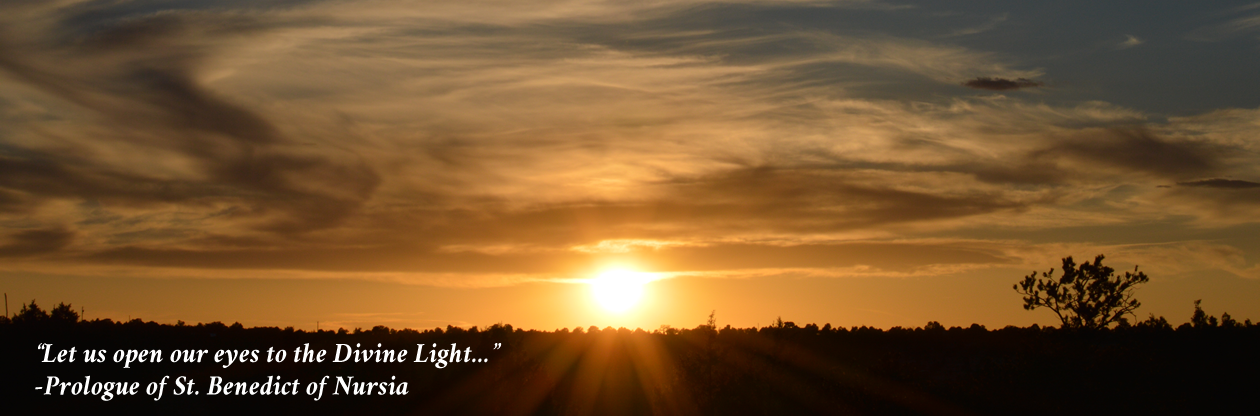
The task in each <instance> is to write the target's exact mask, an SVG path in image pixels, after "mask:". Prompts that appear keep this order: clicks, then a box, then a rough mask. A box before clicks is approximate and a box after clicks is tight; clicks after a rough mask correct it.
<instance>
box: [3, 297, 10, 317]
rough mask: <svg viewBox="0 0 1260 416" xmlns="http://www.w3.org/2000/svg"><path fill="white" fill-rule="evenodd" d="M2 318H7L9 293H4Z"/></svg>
mask: <svg viewBox="0 0 1260 416" xmlns="http://www.w3.org/2000/svg"><path fill="white" fill-rule="evenodd" d="M4 317H5V318H8V317H9V292H4Z"/></svg>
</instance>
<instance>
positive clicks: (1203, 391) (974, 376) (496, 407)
mask: <svg viewBox="0 0 1260 416" xmlns="http://www.w3.org/2000/svg"><path fill="white" fill-rule="evenodd" d="M1196 306H1197V305H1196ZM58 311H60V312H58ZM70 312H74V311H73V308H72V307H70V306H69V305H64V306H62V305H58V306H57V307H54V308H53V309H52V310H50V311H43V310H40V309H38V307H37V306H35V305H33V303H32V304H30V305H26V307H25V308H24V310H23V311H21V312H19V313H18V314H17V315H15V317H13V318H12V319H10V320H6V321H5V323H4V324H3V325H0V338H2V339H4V340H5V342H4V343H3V348H5V351H4V354H5V357H7V358H6V360H7V361H8V362H9V365H8V366H7V368H6V370H7V371H6V373H7V375H6V377H4V383H6V384H5V386H4V388H5V389H6V390H5V391H6V392H12V393H11V394H6V396H5V397H6V404H7V405H8V406H7V408H15V407H21V406H29V407H31V408H32V410H42V411H45V412H48V411H51V413H53V414H66V413H69V412H79V411H84V412H100V411H101V410H120V411H127V412H129V413H140V414H145V413H151V414H221V413H224V412H233V413H238V414H239V413H244V414H251V413H275V412H276V411H281V410H282V411H283V412H284V413H298V412H309V413H316V414H360V413H364V412H371V413H373V414H487V415H513V414H521V415H525V414H547V415H568V414H576V415H586V414H599V415H619V414H625V415H639V414H678V415H696V414H705V415H707V414H712V415H732V414H734V415H739V414H758V415H782V414H879V415H883V414H1003V415H1006V414H1015V413H1018V414H1047V415H1048V414H1138V413H1152V414H1167V413H1196V414H1199V413H1208V414H1211V413H1222V412H1225V411H1226V410H1228V411H1230V412H1232V413H1237V412H1238V409H1251V408H1252V406H1255V401H1254V399H1253V398H1252V397H1254V394H1253V393H1254V390H1255V388H1256V387H1257V382H1256V381H1255V378H1254V375H1255V374H1257V371H1258V370H1260V364H1258V360H1256V358H1255V354H1256V351H1257V347H1258V346H1260V342H1258V341H1260V329H1257V326H1260V325H1254V324H1252V323H1251V322H1250V321H1247V320H1244V321H1243V322H1237V321H1235V320H1234V319H1232V318H1230V317H1228V316H1226V315H1222V316H1220V317H1213V316H1210V315H1208V314H1206V313H1204V312H1203V311H1202V310H1201V309H1198V308H1197V307H1196V311H1195V313H1194V314H1192V316H1191V322H1189V323H1186V324H1182V325H1179V326H1177V327H1176V328H1174V327H1173V326H1172V325H1171V324H1169V323H1168V321H1167V320H1166V319H1163V318H1148V319H1146V320H1144V321H1141V322H1137V323H1134V324H1132V325H1127V324H1124V325H1120V326H1118V327H1115V328H1112V329H1106V330H1081V329H1066V330H1065V329H1060V328H1054V327H1039V326H1035V325H1034V326H1032V327H1025V328H1020V327H1005V328H1001V329H993V330H990V329H987V328H985V327H984V326H982V325H975V324H973V325H971V326H969V327H966V328H963V327H952V328H946V327H944V326H943V325H940V324H939V323H935V322H929V323H928V324H926V325H924V326H923V327H916V328H900V327H897V328H891V329H886V330H885V329H879V328H871V327H856V328H854V327H849V328H838V327H832V326H831V325H828V324H824V325H822V326H818V325H816V324H806V325H797V324H795V323H793V322H789V321H782V320H777V321H776V322H775V323H773V324H772V325H769V326H765V327H759V328H734V327H730V326H723V327H720V328H719V327H718V325H716V322H715V320H714V319H713V318H712V317H711V318H710V320H709V321H708V322H707V323H705V324H703V325H698V326H696V327H694V328H671V327H661V328H657V329H654V330H652V331H645V330H642V329H635V330H630V329H626V328H597V327H586V328H574V329H562V330H557V331H536V330H523V329H520V328H514V327H512V326H511V325H507V324H496V325H491V326H489V327H480V328H478V327H473V328H459V327H453V326H448V327H445V328H433V329H425V330H413V329H392V328H387V327H384V326H377V327H374V328H371V329H354V330H344V329H339V330H336V331H330V330H321V331H303V330H298V329H293V328H275V327H256V328H245V327H244V326H243V325H240V324H232V325H225V324H223V323H218V322H214V323H207V324H197V325H187V324H182V323H180V324H176V325H162V324H157V323H154V322H143V321H141V320H139V319H133V320H130V321H128V322H114V321H111V320H108V319H96V320H90V321H84V320H80V319H79V318H78V315H77V314H72V313H70ZM40 343H51V344H53V345H54V346H55V347H59V348H61V347H69V346H76V347H78V348H79V349H81V350H82V349H88V348H91V349H106V350H110V351H113V350H118V349H132V348H145V349H159V350H163V351H170V350H174V349H194V348H195V349H206V350H210V351H215V350H219V349H235V350H243V349H258V350H266V349H267V348H270V347H274V348H276V349H284V350H289V351H293V349H294V348H297V347H301V346H304V345H309V346H310V348H312V349H323V350H328V351H330V353H331V351H333V350H334V349H335V348H337V344H345V345H350V346H356V347H358V346H362V348H376V346H377V345H378V344H380V345H381V348H387V349H407V350H411V351H414V350H415V349H416V347H417V345H425V346H426V348H429V347H427V346H432V345H439V346H447V345H450V344H457V345H458V346H459V348H469V349H471V351H472V354H471V355H472V356H473V357H476V358H485V359H487V360H488V361H487V362H484V363H458V364H451V365H450V366H447V367H445V368H441V369H439V368H435V367H434V366H433V364H432V363H414V362H406V363H353V362H345V363H331V362H324V363H317V364H312V363H293V362H279V363H267V362H255V363H237V364H233V365H231V366H227V367H226V368H225V367H224V366H223V365H222V364H223V363H214V362H204V363H193V364H190V363H170V362H162V363H143V364H133V365H132V366H131V368H126V369H124V368H122V366H121V365H119V364H117V363H113V362H105V363H42V362H40V361H41V359H42V358H43V357H44V356H43V352H42V351H40V350H38V349H37V348H36V346H37V345H38V344H40ZM496 344H498V345H500V346H501V348H499V349H495V348H494V346H495V345H496ZM290 357H291V356H290ZM290 361H291V360H290ZM88 375H90V376H91V377H92V378H93V380H133V381H142V382H147V381H154V380H157V379H160V378H161V377H163V376H167V375H169V376H172V377H175V376H186V377H190V378H192V379H196V380H198V383H199V385H201V386H204V382H205V380H208V379H209V378H210V377H211V376H214V377H221V378H223V379H224V380H228V381H245V382H255V381H265V380H266V379H267V377H269V376H272V377H280V378H281V379H283V380H300V381H302V382H303V383H307V382H311V381H318V380H319V379H321V378H322V377H324V376H331V377H337V376H341V377H351V376H353V377H355V380H363V381H394V382H397V383H401V382H406V383H407V384H408V386H407V387H408V394H407V395H405V396H388V395H386V396H361V397H360V396H346V395H340V396H330V397H324V398H323V399H321V400H320V401H315V400H313V399H312V398H311V397H309V396H306V395H304V394H302V395H297V396H292V397H276V396H231V397H224V396H214V397H207V396H204V395H202V396H183V397H171V396H167V397H165V398H163V399H162V400H160V401H153V400H152V398H151V397H148V396H130V397H117V398H114V399H113V400H111V401H109V402H103V401H101V400H100V399H99V398H97V397H90V396H74V397H56V396H45V395H42V394H41V392H40V391H36V390H34V388H35V387H38V386H43V385H44V380H45V379H46V377H47V376H57V377H60V378H61V379H67V380H75V379H81V378H83V377H85V376H88Z"/></svg>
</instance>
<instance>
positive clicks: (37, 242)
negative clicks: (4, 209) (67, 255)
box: [0, 228, 75, 257]
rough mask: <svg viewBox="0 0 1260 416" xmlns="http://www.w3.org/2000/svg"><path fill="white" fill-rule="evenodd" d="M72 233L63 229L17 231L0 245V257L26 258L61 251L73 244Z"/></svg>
mask: <svg viewBox="0 0 1260 416" xmlns="http://www.w3.org/2000/svg"><path fill="white" fill-rule="evenodd" d="M74 235H75V233H74V232H73V231H69V230H66V229H64V228H50V229H40V230H25V231H19V232H16V233H13V234H10V235H9V236H8V239H7V240H8V242H6V243H4V244H2V245H0V257H27V256H34V255H39V254H45V253H50V252H54V251H58V250H61V249H62V248H65V247H66V246H68V245H70V243H72V242H74Z"/></svg>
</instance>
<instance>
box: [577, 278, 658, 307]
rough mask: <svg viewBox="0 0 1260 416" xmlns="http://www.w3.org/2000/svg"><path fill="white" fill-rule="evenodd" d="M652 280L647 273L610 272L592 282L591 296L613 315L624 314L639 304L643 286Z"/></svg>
mask: <svg viewBox="0 0 1260 416" xmlns="http://www.w3.org/2000/svg"><path fill="white" fill-rule="evenodd" d="M650 280H651V278H650V277H649V276H648V274H647V273H639V272H632V271H628V270H620V269H617V270H609V271H606V272H603V273H600V274H599V277H596V278H594V279H591V280H590V284H591V294H592V295H593V296H594V297H595V302H597V303H599V306H601V307H603V308H604V309H606V310H608V311H609V312H613V313H624V312H626V311H628V310H630V308H633V307H634V305H636V304H638V303H639V299H641V298H642V297H643V285H644V284H646V283H647V282H649V281H650Z"/></svg>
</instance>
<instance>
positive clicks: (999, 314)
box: [0, 0, 1260, 330]
mask: <svg viewBox="0 0 1260 416" xmlns="http://www.w3.org/2000/svg"><path fill="white" fill-rule="evenodd" d="M1258 73H1260V3H1253V2H1228V1H1219V2H1206V3H1204V2H1180V1H1178V2H1172V1H1156V2H1152V1H1116V2H1105V4H1101V3H1099V2H1092V1H1056V2H1040V3H1033V2H1018V3H1012V2H1004V1H1001V2H1000V1H966V2H913V1H857V0H855V1H808V0H797V1H758V0H747V1H741V0H736V1H720V2H714V1H701V0H684V1H653V0H649V1H640V2H624V1H596V0H567V1H565V0H556V1H534V0H523V1H506V0H505V1H494V0H485V1H476V0H474V1H469V0H458V1H455V0H449V1H448V0H427V1H148V0H131V1H126V0H124V1H113V0H111V1H81V0H69V1H66V0H60V1H49V0H38V1H36V0H15V1H6V2H4V3H3V4H0V287H2V288H3V290H4V292H5V293H6V294H7V295H8V296H9V297H10V298H11V299H9V308H10V310H11V311H16V309H17V308H18V305H20V304H21V303H23V302H28V301H30V300H31V299H35V300H37V301H38V303H39V304H40V305H41V306H50V305H51V304H56V303H57V302H66V303H71V304H72V305H74V306H76V307H82V308H84V313H85V317H86V318H88V319H94V318H111V319H115V320H119V319H132V318H142V319H145V320H154V321H158V322H164V323H174V322H176V321H177V320H183V321H187V322H210V321H223V322H237V321H239V322H241V323H243V324H245V325H246V326H280V327H285V326H294V327H297V328H302V329H315V328H316V327H317V326H318V327H320V328H323V329H328V328H336V327H346V328H354V327H364V328H369V327H371V326H374V325H387V326H391V327H395V328H403V327H410V328H432V327H445V326H446V325H456V326H465V327H466V326H471V325H481V326H485V325H490V324H494V323H500V322H502V323H509V324H513V325H516V326H518V327H524V328H536V329H542V330H551V329H555V328H561V327H567V328H572V327H576V326H582V327H585V326H589V325H596V326H600V327H604V326H614V327H617V326H626V327H630V328H635V327H641V328H645V329H649V330H650V329H655V328H658V327H659V326H660V325H672V326H674V327H694V326H696V325H699V324H702V323H704V322H705V320H706V319H707V316H708V315H709V313H710V312H713V311H716V312H715V314H716V318H717V320H718V323H719V325H725V324H730V325H734V326H737V327H747V326H754V325H767V324H769V323H771V322H772V321H774V320H775V319H777V318H780V317H781V318H782V319H783V320H785V321H794V322H797V323H800V324H804V323H810V322H813V323H817V324H819V325H822V324H824V323H831V324H833V325H834V326H846V327H848V326H859V325H869V326H876V327H881V328H888V327H892V326H906V327H914V326H922V325H923V324H924V323H926V322H927V321H930V320H934V321H940V322H941V323H943V324H945V325H946V326H951V325H959V326H966V325H970V324H971V323H980V324H983V325H986V326H988V327H990V328H995V327H1002V326H1005V325H1020V326H1026V325H1031V324H1033V323H1038V324H1042V325H1045V324H1057V318H1055V316H1054V314H1053V313H1051V312H1050V311H1048V310H1044V309H1041V310H1037V311H1025V310H1023V309H1022V308H1021V305H1022V302H1023V301H1022V300H1021V298H1020V295H1019V294H1017V293H1015V291H1014V290H1013V289H1012V285H1014V284H1015V283H1016V282H1017V281H1019V280H1021V278H1022V277H1023V276H1025V275H1028V274H1029V273H1031V272H1033V271H1038V272H1044V271H1047V270H1049V269H1051V268H1054V267H1057V266H1059V264H1060V259H1062V258H1063V257H1068V256H1072V257H1074V258H1075V259H1076V260H1077V261H1078V262H1079V261H1084V260H1090V259H1093V258H1094V257H1095V256H1097V255H1099V254H1104V255H1105V256H1106V260H1105V263H1106V264H1107V265H1110V266H1113V267H1115V268H1116V269H1117V270H1121V271H1123V270H1132V269H1133V268H1134V267H1135V266H1136V267H1138V268H1139V270H1141V271H1143V272H1144V273H1146V274H1148V275H1149V276H1150V277H1151V281H1150V283H1148V284H1146V285H1143V286H1142V287H1141V288H1139V289H1138V291H1137V292H1136V297H1137V298H1138V299H1139V300H1141V301H1142V304H1143V306H1142V307H1141V308H1139V309H1138V310H1137V311H1136V313H1137V317H1136V318H1138V319H1145V318H1146V317H1147V316H1148V315H1149V314H1154V315H1162V316H1167V317H1168V319H1169V320H1170V321H1172V322H1174V324H1175V323H1178V322H1184V321H1187V320H1188V318H1189V316H1190V314H1191V312H1192V311H1193V301H1194V300H1196V299H1202V300H1203V307H1204V309H1205V310H1206V311H1207V312H1208V313H1210V314H1219V313H1221V312H1228V313H1230V314H1231V315H1233V316H1234V317H1235V318H1238V319H1240V320H1241V319H1242V318H1252V319H1260V302H1257V300H1260V265H1258V264H1257V261H1260V237H1258V236H1260V221H1258V218H1260V216H1258V215H1257V214H1260V134H1258V133H1260V77H1257V76H1256V74H1258ZM609 270H625V271H629V272H631V273H638V274H636V275H639V276H644V279H645V280H650V283H647V284H645V285H644V286H643V290H644V294H643V297H642V298H641V300H640V301H639V302H638V303H637V304H636V305H635V306H634V307H632V308H630V309H629V310H627V311H625V312H620V313H617V312H612V311H608V310H605V309H603V308H600V307H599V305H598V304H597V301H596V300H595V299H594V298H593V297H592V296H591V286H592V284H590V283H591V282H593V281H595V279H596V278H597V277H598V276H600V275H601V273H604V272H606V271H609Z"/></svg>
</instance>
